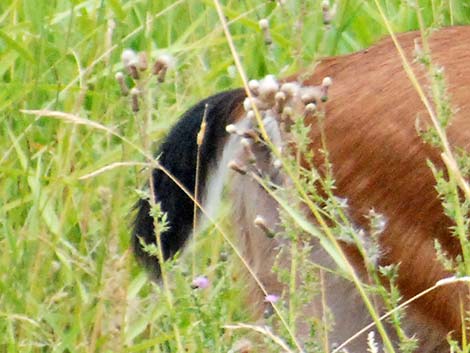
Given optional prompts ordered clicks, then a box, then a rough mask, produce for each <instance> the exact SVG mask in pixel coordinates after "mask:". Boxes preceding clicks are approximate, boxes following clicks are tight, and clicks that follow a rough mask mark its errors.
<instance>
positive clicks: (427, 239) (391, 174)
mask: <svg viewBox="0 0 470 353" xmlns="http://www.w3.org/2000/svg"><path fill="white" fill-rule="evenodd" d="M469 36H470V27H454V28H447V29H445V30H441V31H439V32H436V33H434V34H433V35H432V36H431V40H430V45H431V51H432V58H433V61H434V63H435V64H438V65H441V66H443V67H444V68H445V77H446V81H447V87H448V91H449V93H450V98H451V103H452V107H453V108H454V110H455V114H454V117H453V120H452V123H451V125H450V127H449V128H448V136H449V139H450V141H451V144H452V145H453V146H454V147H455V146H459V147H462V148H465V149H467V150H468V147H469V144H470V59H469V55H470V41H468V40H467V39H466V38H469ZM419 38H420V36H419V33H416V32H413V33H407V34H403V35H400V36H399V42H400V45H401V46H402V47H403V49H404V50H405V52H406V53H407V54H408V60H410V61H413V57H412V53H413V50H414V48H415V42H414V41H415V39H419ZM413 69H414V70H415V72H416V73H417V75H418V77H419V78H420V83H421V84H422V85H423V87H424V88H425V90H426V91H427V92H428V91H429V80H427V78H426V73H425V71H424V69H423V68H422V67H421V66H420V65H419V64H414V65H413ZM326 76H330V77H332V78H333V80H334V84H333V85H332V86H331V88H330V92H329V97H330V99H329V101H328V102H327V103H326V105H325V111H326V119H325V123H324V124H325V125H324V126H325V135H326V141H327V147H328V151H329V157H330V161H331V163H332V165H333V172H334V177H335V180H336V186H337V189H336V192H335V194H336V195H338V196H341V197H345V198H347V199H348V201H349V212H350V213H349V214H350V216H351V218H352V220H353V221H354V222H355V223H356V224H357V225H359V226H362V227H364V229H367V222H368V221H367V219H366V217H365V215H367V213H368V212H369V210H370V209H374V210H376V211H377V212H379V213H381V214H383V215H385V217H386V219H387V226H386V228H385V230H384V233H383V234H382V236H381V237H380V247H381V250H382V252H383V254H382V256H381V259H380V264H382V265H385V264H397V263H399V264H400V270H399V280H398V284H399V287H400V290H401V293H402V295H403V296H404V298H406V299H408V298H410V297H412V296H414V295H416V294H418V293H419V292H421V291H423V290H425V289H427V288H429V287H431V286H433V285H434V284H435V283H436V282H437V281H438V280H439V279H442V278H445V277H448V276H449V275H450V274H449V273H447V272H446V271H445V270H444V269H443V268H442V265H441V264H440V263H439V262H438V261H437V259H436V251H435V248H434V239H438V240H439V241H440V243H441V244H442V245H443V248H444V249H445V250H446V251H447V252H448V253H449V254H451V255H452V256H456V255H457V254H459V253H460V245H459V243H458V240H457V239H456V238H453V237H451V236H450V233H449V227H450V226H451V225H452V223H451V222H450V220H449V218H448V217H446V216H445V215H444V213H443V210H442V206H441V203H440V200H439V198H438V195H437V192H436V191H435V183H436V181H435V178H434V176H433V174H432V172H431V170H430V168H429V167H428V165H427V163H426V161H427V160H431V161H432V162H433V163H434V164H435V165H437V166H438V167H440V168H441V169H444V165H443V163H442V161H441V158H440V152H439V151H438V150H437V149H435V148H433V147H431V146H429V145H428V144H426V143H424V142H423V140H422V139H421V138H420V137H419V136H418V133H417V130H416V127H415V122H416V119H417V118H418V117H419V118H420V120H421V121H425V122H428V123H429V124H430V122H429V118H428V114H427V112H426V110H425V107H424V105H423V103H422V102H421V100H420V98H419V96H418V94H417V93H416V90H415V89H414V88H413V86H412V84H411V82H410V80H409V79H408V77H407V76H406V73H405V71H404V69H403V67H402V62H401V59H400V57H399V56H398V53H397V51H396V49H395V46H394V44H393V42H392V41H391V39H386V40H383V41H381V42H380V43H379V44H377V45H375V46H373V47H371V48H369V49H367V50H364V51H362V52H359V53H355V54H352V55H346V56H339V57H334V58H327V59H325V60H322V61H321V62H320V63H319V64H318V65H317V66H316V67H315V69H314V73H313V74H312V75H310V76H308V78H307V79H306V80H305V82H306V83H309V84H319V83H320V82H321V81H322V79H323V78H324V77H326ZM312 127H313V128H312V130H311V135H310V139H311V141H312V149H314V150H318V149H319V148H321V145H320V131H319V129H318V128H316V126H315V124H313V125H312ZM316 155H317V156H320V154H319V153H316ZM321 158H322V157H321ZM321 158H320V157H319V158H318V160H317V166H321V164H322V163H323V161H322V159H321ZM232 184H234V185H235V186H234V188H235V192H234V193H233V195H234V199H235V200H234V202H235V207H234V209H235V210H238V219H237V225H238V227H239V228H240V229H241V235H242V239H243V241H242V244H243V248H244V249H245V253H246V254H247V256H248V258H249V259H251V261H252V265H253V266H254V267H255V269H256V270H257V272H258V273H259V274H260V275H261V276H262V277H264V282H265V283H267V286H268V288H269V289H270V290H272V291H280V290H282V289H280V288H278V284H277V282H276V280H275V277H274V276H273V275H272V274H270V273H269V268H270V266H271V265H272V254H273V253H276V251H275V248H276V246H277V245H278V244H276V241H272V240H269V239H267V238H266V236H265V235H264V234H263V233H262V232H261V231H260V230H259V229H257V228H256V227H255V226H254V225H253V218H254V216H253V215H257V214H261V215H263V216H264V217H265V218H267V219H268V224H276V223H277V222H278V221H277V219H276V217H277V214H276V212H275V211H273V210H275V209H276V204H275V202H274V200H271V199H270V198H269V197H268V196H267V195H266V194H264V192H263V191H260V187H259V186H258V185H255V183H254V182H253V181H251V180H250V179H248V178H246V177H244V176H237V177H236V178H235V180H234V181H233V183H232ZM317 253H321V254H317V255H316V256H312V259H313V260H314V261H316V262H319V261H321V262H323V264H329V262H331V261H328V260H327V259H326V257H327V255H326V254H324V253H323V252H318V251H317ZM270 257H271V260H267V259H269V258H270ZM350 260H351V261H352V262H353V263H355V266H356V268H357V269H358V271H361V265H362V262H361V260H360V258H358V257H357V256H351V257H350ZM332 282H333V284H331V285H332V286H333V287H334V286H338V285H339V286H344V288H345V290H343V291H342V293H343V294H344V297H343V296H339V298H337V302H335V300H332V301H331V303H330V307H334V306H335V305H336V306H337V305H338V304H339V302H343V301H344V300H348V299H345V297H348V296H351V294H350V293H353V292H354V289H353V288H352V287H351V285H350V284H346V283H343V284H334V280H333V281H332ZM340 282H341V281H340ZM335 290H337V288H335ZM346 293H349V294H346ZM327 295H328V293H327ZM468 295H469V292H468V287H466V286H464V285H449V286H446V287H443V288H440V289H438V290H436V291H434V292H431V293H430V294H428V295H426V296H424V297H423V298H422V299H420V300H418V301H417V302H415V303H414V304H412V306H411V312H412V313H414V314H410V316H412V320H413V319H415V320H416V321H418V322H414V323H412V324H411V325H410V327H411V326H412V327H413V328H412V330H413V329H414V330H416V331H418V332H417V333H418V334H419V335H418V336H419V338H421V340H424V341H427V343H428V344H429V346H430V347H431V348H434V346H439V345H440V344H441V343H442V340H443V339H444V337H445V335H446V334H447V333H448V332H451V331H452V332H454V333H456V336H457V337H458V336H460V332H461V330H462V322H461V316H462V313H461V305H460V304H461V303H462V304H463V307H466V308H468V301H469V300H470V299H469V296H468ZM353 296H354V295H353ZM260 300H262V298H261V297H258V298H257V299H255V300H254V301H257V302H258V301H260ZM352 302H353V303H354V304H352V306H355V305H358V306H360V305H361V304H360V299H359V298H355V299H354V300H352ZM348 309H349V310H351V309H352V308H348ZM332 310H333V311H334V312H335V311H337V310H334V309H332ZM344 310H347V309H342V311H343V312H340V313H338V314H339V318H338V319H337V320H342V319H344V317H345V315H344ZM361 310H364V309H361ZM346 316H347V315H346ZM368 320H370V319H366V320H364V318H360V317H358V316H356V315H352V316H351V320H346V322H348V323H347V325H345V326H349V328H345V329H344V330H345V331H346V332H344V333H346V334H339V335H338V337H335V338H336V339H337V340H335V342H337V343H340V342H341V339H346V338H347V337H348V335H352V334H354V329H355V328H362V327H361V325H362V326H364V325H365V324H367V323H368ZM358 322H360V324H359V325H357V323H358ZM352 326H354V327H352ZM429 328H430V329H431V331H429ZM419 331H421V332H419ZM431 333H432V334H433V335H437V337H436V342H433V343H434V344H433V343H431V342H432V339H431V338H430V337H432V335H431ZM333 336H334V334H333ZM430 341H431V342H430ZM359 346H360V345H359ZM423 347H424V343H423V342H422V345H421V348H423ZM444 347H445V346H444Z"/></svg>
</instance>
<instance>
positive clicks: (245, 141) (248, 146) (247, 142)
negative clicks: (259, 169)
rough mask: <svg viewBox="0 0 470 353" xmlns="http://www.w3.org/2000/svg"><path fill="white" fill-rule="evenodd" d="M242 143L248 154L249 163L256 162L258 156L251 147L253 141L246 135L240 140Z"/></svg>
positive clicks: (244, 150)
mask: <svg viewBox="0 0 470 353" xmlns="http://www.w3.org/2000/svg"><path fill="white" fill-rule="evenodd" d="M240 143H241V145H242V146H243V152H244V153H245V155H246V158H247V160H248V163H250V164H253V163H256V156H255V154H254V153H253V150H252V149H251V141H250V140H249V139H247V138H246V137H244V138H242V139H241V141H240Z"/></svg>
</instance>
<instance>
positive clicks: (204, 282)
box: [191, 276, 210, 289]
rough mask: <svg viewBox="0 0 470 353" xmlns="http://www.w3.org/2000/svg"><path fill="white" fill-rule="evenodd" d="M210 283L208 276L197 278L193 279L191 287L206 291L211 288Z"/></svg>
mask: <svg viewBox="0 0 470 353" xmlns="http://www.w3.org/2000/svg"><path fill="white" fill-rule="evenodd" d="M209 285H210V281H209V279H208V278H207V277H206V276H197V277H196V278H194V279H193V282H192V283H191V287H192V288H194V289H196V288H200V289H205V288H207V287H209Z"/></svg>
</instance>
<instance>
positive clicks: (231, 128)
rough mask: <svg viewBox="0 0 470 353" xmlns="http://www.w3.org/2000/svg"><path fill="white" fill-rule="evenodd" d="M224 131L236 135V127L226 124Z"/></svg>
mask: <svg viewBox="0 0 470 353" xmlns="http://www.w3.org/2000/svg"><path fill="white" fill-rule="evenodd" d="M225 131H227V132H228V133H229V134H237V133H238V130H237V127H236V126H235V125H233V124H228V125H227V126H226V127H225Z"/></svg>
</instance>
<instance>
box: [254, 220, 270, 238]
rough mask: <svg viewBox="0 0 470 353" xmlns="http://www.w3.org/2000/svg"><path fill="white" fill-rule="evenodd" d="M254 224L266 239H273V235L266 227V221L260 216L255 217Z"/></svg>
mask: <svg viewBox="0 0 470 353" xmlns="http://www.w3.org/2000/svg"><path fill="white" fill-rule="evenodd" d="M254 223H255V226H257V227H258V228H260V229H261V230H262V231H263V232H264V233H265V234H266V236H267V237H268V238H274V235H275V233H274V232H273V231H272V230H271V229H270V228H269V227H268V225H267V223H266V220H265V219H264V218H263V217H262V216H259V215H258V216H256V218H255V221H254Z"/></svg>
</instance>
